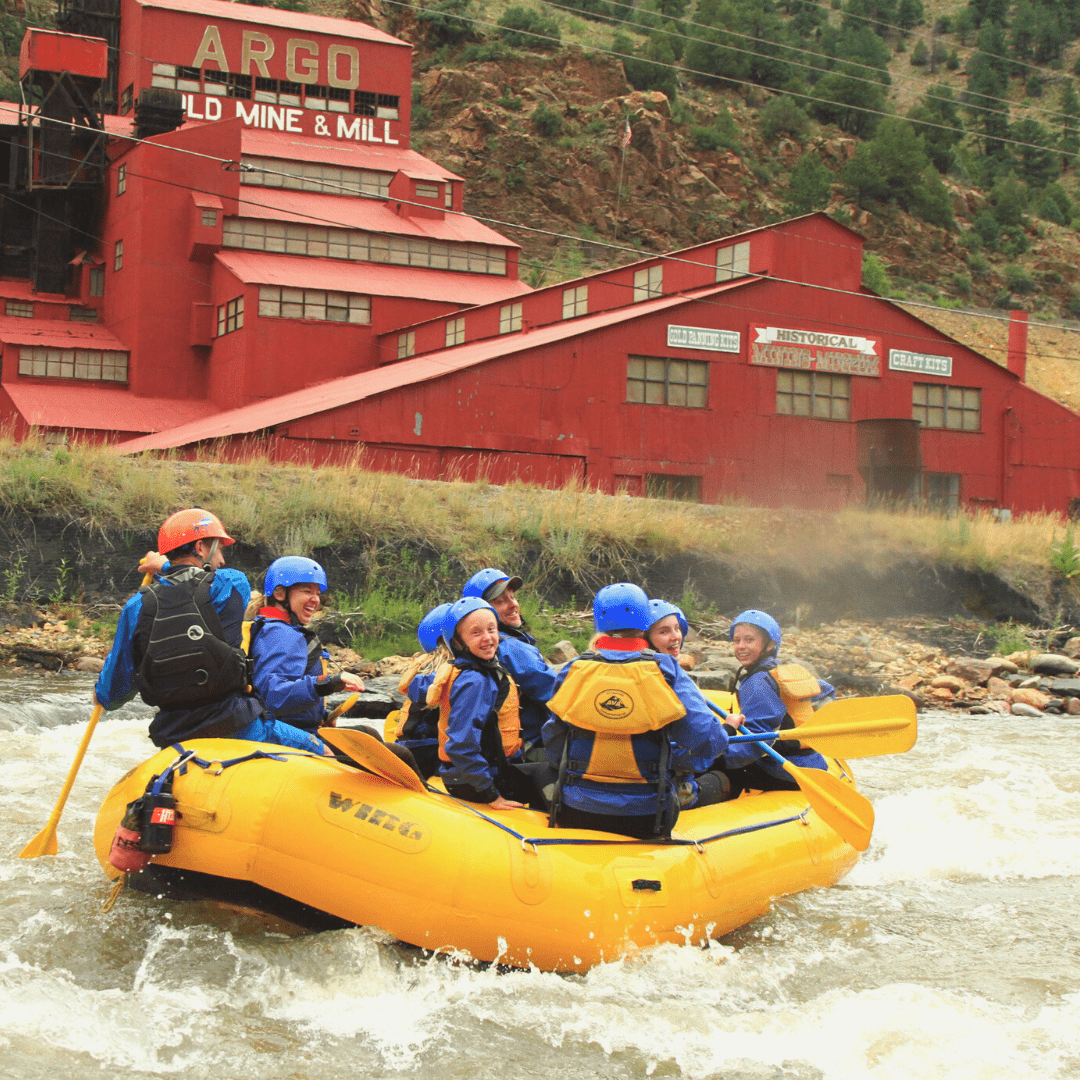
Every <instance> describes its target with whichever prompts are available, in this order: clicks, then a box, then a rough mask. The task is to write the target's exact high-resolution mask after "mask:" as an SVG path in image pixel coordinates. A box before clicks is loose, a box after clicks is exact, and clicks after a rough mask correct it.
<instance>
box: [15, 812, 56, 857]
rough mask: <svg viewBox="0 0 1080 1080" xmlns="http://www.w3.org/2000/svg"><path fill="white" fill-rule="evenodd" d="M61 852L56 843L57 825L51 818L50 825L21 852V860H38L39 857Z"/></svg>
mask: <svg viewBox="0 0 1080 1080" xmlns="http://www.w3.org/2000/svg"><path fill="white" fill-rule="evenodd" d="M59 850H60V849H59V847H58V846H57V843H56V824H55V822H54V821H53V820H52V818H50V819H49V824H48V825H46V826H45V828H44V829H42V830H41V832H39V833H38V834H37V836H35V837H34V839H33V840H31V841H30V843H29V844H27V845H26V847H24V848H23V849H22V851H20V852H19V858H20V859H36V858H37V857H38V856H39V855H55V854H56V853H57V851H59Z"/></svg>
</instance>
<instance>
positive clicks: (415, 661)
mask: <svg viewBox="0 0 1080 1080" xmlns="http://www.w3.org/2000/svg"><path fill="white" fill-rule="evenodd" d="M427 656H428V654H427V653H420V654H419V655H418V656H414V657H413V658H412V662H411V663H410V664H409V666H408V667H407V668H406V669H405V670H404V672H402V675H401V678H400V679H399V680H398V693H399V694H404V695H405V702H404V704H403V705H402V706H401V709H400V710H399V711H398V712H396V713H393V714H392V715H394V716H396V717H397V724H396V725H395V726H394V741H395V742H397V740H398V739H400V738H401V737H402V731H403V729H404V727H405V724H406V722H407V721H408V719H409V709H410V707H411V706H412V699H411V698H410V697H409V693H408V691H409V683H411V682H412V681H413V679H414V678H415V677H416V674H417V672H418V671H419V670H420V666H421V665H422V664H423V662H424V661H425V660H426V659H427ZM387 719H389V717H387Z"/></svg>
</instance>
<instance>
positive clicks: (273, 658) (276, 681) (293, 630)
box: [251, 617, 326, 731]
mask: <svg viewBox="0 0 1080 1080" xmlns="http://www.w3.org/2000/svg"><path fill="white" fill-rule="evenodd" d="M258 623H259V626H258V629H257V630H255V628H254V627H253V628H252V629H253V632H254V639H253V641H252V644H251V656H252V659H253V660H254V661H255V676H254V686H255V692H256V693H257V694H258V695H259V698H260V700H261V701H262V703H263V707H264V710H265V712H266V714H267V715H268V716H272V717H273V718H274V719H275V720H284V721H285V723H287V724H292V725H293V726H294V727H298V728H303V729H304V730H305V731H317V730H318V729H319V728H320V727H322V726H323V724H324V723H325V722H326V699H325V693H323V694H320V693H319V686H318V681H319V680H320V679H322V677H323V665H322V661H323V657H324V655H325V654H324V653H323V651H322V650H321V649H320V650H315V651H314V653H309V650H308V635H307V634H305V633H304V631H303V629H301V627H299V626H294V625H293V624H292V623H291V622H288V621H287V620H285V619H281V618H276V617H274V618H265V617H264V618H261V619H259V620H258ZM323 685H324V687H325V686H326V684H325V681H324V684H323Z"/></svg>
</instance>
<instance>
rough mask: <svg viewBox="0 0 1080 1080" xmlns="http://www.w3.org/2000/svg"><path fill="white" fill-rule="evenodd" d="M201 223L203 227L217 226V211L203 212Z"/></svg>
mask: <svg viewBox="0 0 1080 1080" xmlns="http://www.w3.org/2000/svg"><path fill="white" fill-rule="evenodd" d="M202 223H203V224H204V225H216V224H217V211H216V210H203V212H202Z"/></svg>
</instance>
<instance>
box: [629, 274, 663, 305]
mask: <svg viewBox="0 0 1080 1080" xmlns="http://www.w3.org/2000/svg"><path fill="white" fill-rule="evenodd" d="M663 292H664V268H663V267H662V266H647V267H646V268H645V269H644V270H636V271H634V303H635V304H637V303H639V302H640V301H642V300H651V299H652V298H653V297H654V296H661V295H663Z"/></svg>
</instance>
